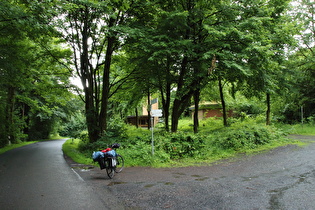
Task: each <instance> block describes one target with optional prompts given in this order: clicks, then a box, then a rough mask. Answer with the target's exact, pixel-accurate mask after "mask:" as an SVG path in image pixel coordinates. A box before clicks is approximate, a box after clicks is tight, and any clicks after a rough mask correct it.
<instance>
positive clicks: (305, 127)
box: [279, 124, 315, 135]
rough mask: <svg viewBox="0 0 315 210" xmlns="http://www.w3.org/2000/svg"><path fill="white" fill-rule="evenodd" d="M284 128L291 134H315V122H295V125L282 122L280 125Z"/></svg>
mask: <svg viewBox="0 0 315 210" xmlns="http://www.w3.org/2000/svg"><path fill="white" fill-rule="evenodd" d="M279 127H281V128H282V129H283V130H285V131H286V132H287V133H289V134H298V135H315V125H313V124H295V125H287V124H285V125H284V124H281V125H279Z"/></svg>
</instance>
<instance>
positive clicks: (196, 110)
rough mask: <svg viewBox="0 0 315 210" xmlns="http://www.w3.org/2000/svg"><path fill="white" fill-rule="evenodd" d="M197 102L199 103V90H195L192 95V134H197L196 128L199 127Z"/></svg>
mask: <svg viewBox="0 0 315 210" xmlns="http://www.w3.org/2000/svg"><path fill="white" fill-rule="evenodd" d="M199 101H200V90H199V89H197V90H195V93H194V102H195V113H194V133H198V127H199V119H198V111H199Z"/></svg>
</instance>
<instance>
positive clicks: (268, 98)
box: [266, 93, 271, 125]
mask: <svg viewBox="0 0 315 210" xmlns="http://www.w3.org/2000/svg"><path fill="white" fill-rule="evenodd" d="M266 102H267V111H266V125H270V112H271V107H270V106H271V105H270V103H271V102H270V93H267V95H266Z"/></svg>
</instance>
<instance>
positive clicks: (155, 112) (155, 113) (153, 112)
mask: <svg viewBox="0 0 315 210" xmlns="http://www.w3.org/2000/svg"><path fill="white" fill-rule="evenodd" d="M154 117H162V110H161V109H153V110H151V120H152V121H151V122H152V123H151V131H152V142H151V144H152V155H154V137H153V127H154Z"/></svg>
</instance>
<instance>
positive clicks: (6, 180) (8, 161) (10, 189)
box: [0, 140, 123, 210]
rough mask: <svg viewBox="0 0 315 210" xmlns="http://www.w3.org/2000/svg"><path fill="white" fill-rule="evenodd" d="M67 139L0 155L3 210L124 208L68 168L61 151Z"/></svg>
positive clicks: (0, 207) (0, 201) (0, 191)
mask: <svg viewBox="0 0 315 210" xmlns="http://www.w3.org/2000/svg"><path fill="white" fill-rule="evenodd" d="M64 141H65V140H57V141H46V142H39V143H35V144H32V145H28V146H24V147H21V148H17V149H14V150H11V151H9V152H6V153H4V154H2V155H0V209H14V210H15V209H23V210H25V209H32V210H36V209H41V210H44V209H45V210H46V209H55V210H57V209H122V208H123V207H121V206H119V205H118V204H116V203H117V202H116V201H115V198H114V197H110V196H109V197H107V196H102V194H99V193H97V191H95V190H94V189H93V187H91V186H89V185H88V184H87V183H86V182H84V181H83V180H82V178H81V177H80V176H79V175H77V174H76V173H75V172H74V170H73V169H71V168H70V167H69V165H68V164H67V163H66V161H65V159H64V157H63V153H62V150H61V147H62V144H63V143H64ZM102 192H103V193H107V194H108V195H110V194H109V193H108V192H107V190H106V189H104V190H103V191H102ZM109 198H110V199H111V200H109ZM112 203H115V204H116V205H111V204H112Z"/></svg>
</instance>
